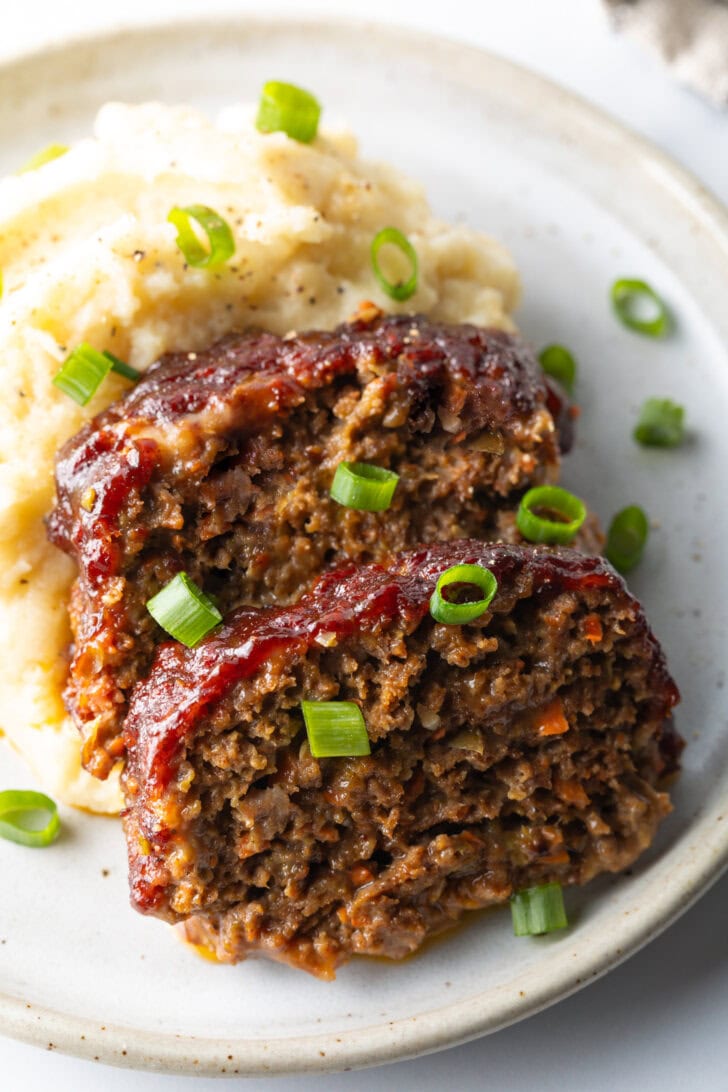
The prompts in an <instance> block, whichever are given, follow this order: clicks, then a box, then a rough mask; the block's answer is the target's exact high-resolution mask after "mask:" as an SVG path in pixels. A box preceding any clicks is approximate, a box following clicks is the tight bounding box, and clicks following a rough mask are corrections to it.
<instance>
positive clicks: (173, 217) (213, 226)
mask: <svg viewBox="0 0 728 1092" xmlns="http://www.w3.org/2000/svg"><path fill="white" fill-rule="evenodd" d="M167 220H168V221H169V223H170V224H174V226H175V227H176V228H177V246H178V247H179V248H180V250H181V251H182V254H183V255H184V259H185V261H186V262H187V264H188V265H191V266H194V268H195V269H216V268H217V267H218V266H220V265H223V264H224V263H225V262H226V261H227V260H228V259H229V258H232V256H233V254H234V253H235V240H234V239H233V233H232V231H231V230H230V227H229V225H228V224H227V222H226V221H225V220H223V218H222V216H220V215H218V213H216V212H215V210H214V209H210V208H208V207H207V205H186V206H185V208H177V207H175V208H173V209H172V210H171V212H170V213H169V216H168V217H167ZM192 220H194V221H195V223H197V224H199V225H200V227H201V228H202V230H203V231H204V232H205V235H206V236H207V241H208V243H209V244H210V249H209V250H207V249H206V248H205V247H204V246H203V245H202V243H201V242H200V240H199V239H198V237H197V234H196V232H195V230H194V228H193V227H192V224H191V221H192Z"/></svg>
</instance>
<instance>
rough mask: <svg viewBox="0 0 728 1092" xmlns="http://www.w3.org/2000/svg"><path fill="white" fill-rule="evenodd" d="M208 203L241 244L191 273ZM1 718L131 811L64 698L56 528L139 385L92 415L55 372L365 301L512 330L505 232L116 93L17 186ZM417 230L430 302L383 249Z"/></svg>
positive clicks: (7, 205) (3, 230) (407, 188)
mask: <svg viewBox="0 0 728 1092" xmlns="http://www.w3.org/2000/svg"><path fill="white" fill-rule="evenodd" d="M193 203H196V204H204V205H209V206H211V207H212V208H214V209H216V210H217V211H218V212H219V213H220V214H221V215H222V216H223V217H224V218H225V219H226V220H227V221H228V223H229V224H230V226H231V228H232V230H233V233H234V236H235V242H236V253H235V256H234V258H233V259H232V260H231V261H230V263H229V264H228V265H227V266H225V267H223V268H222V269H220V270H217V271H215V272H214V273H210V272H206V271H204V270H196V269H191V268H188V267H186V265H185V262H184V259H183V256H182V254H181V252H180V251H179V249H178V248H177V246H176V243H175V236H176V232H175V229H174V228H173V227H172V225H171V224H168V223H167V213H168V212H169V210H170V209H171V208H172V207H173V206H174V205H187V204H193ZM0 210H1V211H0V269H1V270H2V274H3V280H4V295H3V298H2V301H0V357H1V359H2V367H3V372H4V376H5V382H4V389H3V398H2V400H1V401H0V504H1V505H2V518H1V519H0V604H1V605H2V610H3V626H2V635H1V636H0V641H1V642H2V645H1V648H0V726H1V727H2V729H3V730H4V732H5V733H6V735H7V736H8V737H9V739H10V741H11V742H12V743H13V744H14V745H15V746H16V747H17V748H18V749H19V750H20V751H21V752H22V753H23V754H25V755H26V756H27V758H28V760H29V761H30V763H31V764H32V766H33V767H34V769H35V771H36V773H37V774H38V776H39V777H40V779H41V781H42V782H43V783H44V784H45V786H46V787H47V788H48V790H49V791H50V792H52V793H54V794H55V796H56V797H58V798H60V799H61V800H64V801H66V802H68V803H72V804H76V805H79V806H84V807H88V808H90V809H93V810H97V811H115V810H116V809H117V808H118V806H119V802H120V797H119V790H118V783H117V779H114V778H112V779H110V780H109V781H108V782H98V781H94V780H93V779H92V778H91V777H89V776H88V775H87V774H86V773H85V772H84V771H83V770H82V769H81V767H80V764H79V746H78V737H77V734H76V731H75V728H74V727H73V725H72V724H71V723H70V722H69V719H68V717H67V715H66V713H65V710H64V706H63V701H62V690H63V684H64V677H65V671H66V659H65V656H66V648H67V646H68V642H69V636H70V635H69V628H68V622H67V618H66V608H65V603H66V598H67V594H68V589H69V585H70V583H71V581H72V579H73V575H74V570H73V565H72V563H71V562H70V560H69V559H68V558H67V557H65V556H64V555H62V554H61V553H59V552H58V551H56V550H55V549H54V548H53V547H51V546H50V545H49V544H48V543H47V541H46V537H45V530H44V523H43V520H44V516H45V515H46V513H47V512H48V511H49V509H50V507H51V505H52V502H53V460H54V456H55V453H56V451H57V450H58V448H59V447H60V445H61V444H62V443H63V442H64V441H65V440H66V439H67V438H68V437H69V436H71V435H72V434H73V433H74V432H76V431H77V429H78V428H79V427H80V426H81V424H82V423H83V422H84V421H85V420H86V419H88V418H89V417H90V416H92V415H93V414H95V413H97V412H98V411H99V410H101V409H103V408H104V406H106V405H107V404H108V403H109V402H110V401H112V400H113V399H114V398H116V397H117V396H118V395H119V394H120V392H121V391H122V390H124V389H125V384H124V382H123V381H122V380H119V379H117V378H116V377H111V378H109V379H108V380H107V381H106V382H105V383H104V384H103V385H102V387H101V389H100V390H99V392H98V394H97V395H96V396H95V398H94V399H93V400H92V402H91V403H90V404H89V405H88V406H87V407H85V408H84V409H81V408H80V407H78V406H76V405H75V403H74V402H72V401H71V400H70V399H69V398H67V397H66V396H65V395H63V394H62V393H61V392H60V391H58V390H57V389H56V388H55V387H54V386H53V385H52V384H51V378H52V376H53V375H54V373H55V372H56V371H57V370H58V367H59V364H60V363H61V362H62V361H63V360H64V359H65V357H66V356H67V354H68V352H69V351H70V349H71V348H73V346H75V345H77V344H78V343H79V342H81V341H88V342H90V343H91V344H92V345H94V346H95V347H97V348H99V349H109V350H111V351H112V352H114V353H115V354H116V355H117V356H119V357H122V358H123V359H125V360H128V361H129V362H130V363H131V364H133V365H134V366H135V367H136V368H139V369H142V370H143V369H145V368H147V367H148V366H149V364H150V363H151V362H152V361H153V360H154V359H155V358H156V357H157V356H159V354H160V353H163V352H166V351H167V350H170V349H180V348H184V349H195V348H199V347H202V346H205V345H207V344H208V343H210V342H211V341H212V340H214V339H215V338H217V337H219V336H221V335H222V334H224V333H225V332H227V331H229V330H230V329H232V328H243V327H246V326H250V325H256V326H261V327H265V328H268V329H271V330H273V331H275V332H278V333H281V334H282V333H285V332H287V331H288V330H291V329H298V330H304V329H307V328H311V327H327V326H333V325H334V324H336V323H337V322H340V321H342V320H344V319H346V318H348V317H349V316H350V315H351V314H352V313H353V312H354V311H355V309H356V307H357V305H358V304H359V303H360V301H361V300H363V299H373V300H374V301H375V302H378V303H380V304H381V305H382V306H384V307H385V308H389V309H391V308H392V307H394V308H397V307H398V306H400V307H404V308H405V309H407V310H418V311H423V312H428V313H430V314H432V315H434V316H436V317H437V318H440V319H444V320H450V321H458V322H461V321H473V322H478V323H484V324H492V325H497V326H501V327H505V328H512V323H511V320H510V318H509V313H510V311H511V310H512V308H513V306H514V305H515V303H516V301H517V296H518V278H517V274H516V270H515V268H514V265H513V262H512V260H511V259H510V257H509V255H508V254H507V253H506V252H505V251H504V250H503V249H502V247H500V246H499V245H498V244H497V243H495V242H493V241H492V240H491V239H489V238H487V237H486V236H484V235H480V234H477V233H475V232H473V231H471V230H468V229H466V228H464V227H451V226H449V225H447V224H444V223H442V222H441V221H439V220H436V219H435V218H434V217H433V216H432V214H431V212H430V210H429V208H428V205H427V201H426V199H425V196H424V193H423V191H422V189H421V188H420V187H419V186H418V185H416V184H414V183H413V182H411V181H410V180H409V179H407V178H404V177H403V176H402V175H400V174H398V173H397V172H395V171H394V170H392V169H390V168H388V167H385V166H382V165H379V164H376V165H375V164H370V163H365V162H362V161H361V160H360V159H359V158H358V157H357V149H356V143H355V141H354V138H353V137H352V136H351V135H350V134H349V133H346V132H336V133H334V132H329V131H323V132H322V133H321V134H320V135H319V137H318V138H317V139H316V141H315V142H314V143H313V144H312V145H302V144H298V143H296V142H295V141H292V140H290V139H288V138H287V137H286V136H284V135H283V134H280V133H277V134H271V135H267V136H262V135H261V134H259V133H258V132H257V131H256V129H255V126H254V124H253V111H252V110H251V109H244V108H242V107H240V108H237V107H236V108H234V109H229V110H227V111H226V112H225V113H224V114H223V115H222V116H221V117H220V118H219V119H218V122H217V123H216V124H212V123H211V122H210V121H209V120H208V119H207V118H206V117H204V116H203V115H201V114H199V113H197V112H196V111H195V110H192V109H187V108H184V107H179V108H172V107H167V106H160V105H155V104H149V105H145V106H122V105H116V104H112V105H108V106H105V107H104V108H103V109H102V111H101V112H100V114H99V116H98V119H97V122H96V135H95V137H94V138H93V139H89V140H84V141H82V142H80V143H79V144H77V145H76V146H74V147H73V148H72V150H71V151H70V152H68V153H67V154H66V155H65V156H63V157H62V158H60V159H57V160H54V161H53V162H50V163H48V164H46V165H45V166H43V167H41V168H39V169H38V170H36V171H32V172H29V173H26V174H23V175H18V176H16V177H13V178H9V179H6V180H5V181H3V182H2V183H0ZM390 224H392V225H394V226H396V227H398V228H400V229H401V230H402V231H403V232H405V234H406V235H408V236H409V238H410V239H411V241H412V243H413V244H414V246H415V248H416V250H417V253H418V256H419V262H420V276H419V284H418V289H417V293H416V295H415V296H414V297H413V298H412V299H411V300H409V301H408V302H407V304H405V305H396V304H395V305H393V304H392V303H391V301H390V300H388V299H387V298H386V297H385V296H383V295H382V293H381V291H380V289H379V287H378V285H377V283H376V281H375V280H374V278H373V275H372V272H371V266H370V261H369V247H370V244H371V240H372V238H373V236H374V235H375V234H376V232H377V231H379V230H380V228H382V227H385V226H387V225H390Z"/></svg>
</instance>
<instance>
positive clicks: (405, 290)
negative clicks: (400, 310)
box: [371, 227, 419, 303]
mask: <svg viewBox="0 0 728 1092" xmlns="http://www.w3.org/2000/svg"><path fill="white" fill-rule="evenodd" d="M387 245H391V246H396V247H397V248H398V249H399V250H401V251H402V253H403V254H404V256H405V258H407V259H409V262H410V264H411V266H412V273H411V274H410V277H409V279H408V280H406V281H390V280H387V278H386V277H385V276H384V273H382V270H381V268H380V265H379V251H380V250H381V249H382V247H383V246H387ZM371 259H372V269H373V270H374V276H375V277H376V278H377V280H378V281H379V284H380V285H381V287H382V289H383V291H384V292H386V294H387V295H388V296H389V297H390V299H393V300H398V301H399V302H400V303H401V302H403V301H404V300H408V299H409V298H410V296H414V294H415V292H416V291H417V275H418V271H419V263H418V261H417V251H416V250H415V248H414V247H413V246H412V243H411V242H410V241H409V239H408V238H407V236H406V235H403V234H402V232H401V231H400V230H399V228H396V227H385V228H382V230H381V231H379V232H377V234H376V235H375V236H374V238H373V239H372V246H371Z"/></svg>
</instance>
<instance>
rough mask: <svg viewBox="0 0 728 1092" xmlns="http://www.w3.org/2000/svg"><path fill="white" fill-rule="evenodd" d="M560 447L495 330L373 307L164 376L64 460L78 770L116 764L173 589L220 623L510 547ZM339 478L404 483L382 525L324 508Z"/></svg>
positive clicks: (511, 343) (60, 516)
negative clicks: (364, 468)
mask: <svg viewBox="0 0 728 1092" xmlns="http://www.w3.org/2000/svg"><path fill="white" fill-rule="evenodd" d="M555 419H558V423H555ZM569 432H570V416H569V410H568V407H567V406H566V405H565V403H564V402H563V401H562V400H560V399H559V397H558V395H557V394H556V392H555V390H554V389H551V388H549V387H548V386H547V385H546V382H545V380H544V378H543V375H542V372H541V369H540V367H539V365H538V362H537V361H536V359H535V358H534V356H533V354H532V352H531V351H530V349H528V348H527V347H526V346H525V345H524V344H523V343H522V342H521V341H519V340H518V339H517V338H515V337H513V336H511V335H509V334H506V333H503V332H502V331H498V330H484V329H478V328H476V327H474V326H446V325H442V324H435V323H432V322H429V321H428V320H426V319H424V318H421V317H412V316H402V315H400V316H389V317H384V316H382V315H381V313H380V312H378V311H376V309H374V308H372V309H370V312H369V314H368V316H367V317H366V318H362V319H360V320H358V321H355V322H354V323H351V324H347V325H344V326H342V327H340V328H339V329H337V330H335V331H333V332H325V333H322V332H314V333H309V334H305V335H302V336H293V335H292V336H290V337H286V338H280V337H276V336H274V335H272V334H268V333H248V334H243V335H236V336H229V337H227V338H225V339H224V340H223V341H221V342H219V343H218V344H216V345H214V346H213V347H212V348H211V349H209V350H208V351H206V352H198V353H194V352H190V353H181V354H177V355H172V356H168V357H165V358H164V359H162V360H161V361H160V362H159V363H158V364H157V365H156V366H155V367H153V368H152V369H151V371H150V372H149V373H148V375H147V376H146V377H145V378H144V379H143V380H142V381H141V382H140V383H139V384H138V385H137V387H136V388H135V389H134V390H133V391H131V392H130V393H129V395H128V396H127V397H126V398H123V399H121V400H120V401H118V402H117V403H116V404H114V405H113V406H112V407H111V408H110V409H108V410H107V411H106V412H104V413H102V414H101V415H100V416H98V417H97V418H96V419H95V420H93V421H92V422H91V423H90V424H89V425H88V426H87V427H85V428H84V429H83V430H82V431H81V432H80V433H79V434H78V435H77V436H76V437H75V438H73V439H72V440H71V441H70V442H69V443H68V444H67V445H66V446H65V448H63V450H62V451H61V453H60V455H59V457H58V460H57V474H56V480H57V504H56V507H55V510H54V511H53V513H52V515H51V518H50V522H49V532H50V537H51V540H52V541H53V542H54V543H56V544H57V545H58V546H59V547H61V549H63V550H65V551H67V552H68V553H70V554H71V555H72V556H73V557H74V558H75V559H76V561H77V563H78V570H79V572H78V579H77V581H76V583H75V586H74V589H73V593H72V600H71V604H70V615H71V624H72V629H73V640H74V647H73V649H72V657H71V663H70V672H69V679H68V686H67V692H66V701H67V705H68V707H69V709H70V711H71V713H72V714H73V716H74V718H75V720H76V722H77V724H78V726H79V727H80V729H81V731H82V734H83V736H84V749H83V757H84V764H85V765H86V767H87V768H88V769H89V770H90V771H91V772H92V773H94V774H96V775H97V776H99V777H105V776H106V775H107V774H108V772H109V771H110V769H111V768H112V766H113V764H114V763H115V762H116V761H117V760H118V759H119V758H120V756H121V755H122V753H123V748H122V741H121V726H122V723H123V718H124V715H125V712H126V704H127V699H128V696H129V694H130V692H131V690H132V688H133V687H134V685H135V684H136V682H137V680H138V679H139V678H141V677H143V676H144V675H145V673H146V671H147V669H148V666H149V663H150V661H151V656H152V653H153V651H154V647H155V644H156V642H157V641H158V640H159V639H160V638H161V637H163V636H164V634H163V633H162V631H161V630H159V629H158V627H157V626H156V624H155V622H154V621H153V620H152V618H151V617H150V615H149V614H148V612H147V610H146V607H145V604H146V602H147V600H148V599H149V598H150V597H151V596H153V595H154V594H155V593H156V592H158V591H159V590H160V588H161V587H162V586H163V585H164V584H166V583H167V582H168V581H169V580H170V579H171V578H172V577H173V576H174V575H175V574H176V573H177V572H179V571H181V570H184V571H186V572H187V573H188V574H189V575H190V577H191V578H192V579H193V580H194V581H195V582H196V583H197V584H198V585H199V586H200V587H201V588H202V589H203V591H205V592H206V593H208V594H211V595H214V596H216V597H217V598H218V600H219V605H220V609H221V610H222V611H223V613H225V612H227V611H229V610H230V609H232V608H233V607H236V606H239V605H241V604H245V603H248V604H257V605H260V604H266V603H286V602H291V601H293V600H295V599H296V598H297V597H298V596H299V595H300V594H301V593H302V591H304V590H305V589H306V588H307V587H308V586H310V584H311V583H312V581H313V580H314V579H315V578H317V577H318V576H319V575H320V573H321V571H322V570H323V568H324V567H325V566H326V565H327V564H329V563H330V562H332V561H336V562H338V561H340V560H342V559H346V558H351V559H353V560H357V561H379V560H381V559H383V558H385V557H386V556H388V555H390V554H392V553H393V552H395V551H398V550H402V549H404V548H407V547H409V546H413V545H415V544H416V543H419V542H430V541H445V540H450V539H453V538H457V537H464V536H475V537H478V538H483V539H493V538H499V537H500V538H513V537H514V536H515V537H517V536H516V532H515V527H514V521H513V505H514V498H516V497H517V496H518V495H519V494H520V493H522V492H523V490H524V489H525V488H527V487H528V486H531V485H534V484H537V483H541V482H547V481H553V480H555V479H556V477H557V475H558V469H559V441H560V442H561V445H562V446H566V444H567V443H568V439H569ZM347 460H348V461H363V462H368V463H373V464H377V465H378V466H381V467H385V468H389V469H392V470H395V471H396V472H397V473H398V474H399V475H400V480H399V483H398V485H397V489H396V492H395V495H394V499H393V502H392V505H391V507H390V508H389V510H388V511H385V512H363V511H357V510H354V509H353V508H345V507H342V506H341V505H339V504H337V503H336V501H334V500H333V499H331V497H330V496H329V488H330V486H331V483H332V479H333V476H334V473H335V470H336V468H337V466H338V465H339V463H341V462H342V461H347ZM592 538H593V534H592Z"/></svg>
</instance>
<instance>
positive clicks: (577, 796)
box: [554, 777, 589, 808]
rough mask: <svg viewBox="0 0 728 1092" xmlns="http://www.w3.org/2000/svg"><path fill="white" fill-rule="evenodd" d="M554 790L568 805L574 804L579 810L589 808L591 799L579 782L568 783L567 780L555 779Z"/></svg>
mask: <svg viewBox="0 0 728 1092" xmlns="http://www.w3.org/2000/svg"><path fill="white" fill-rule="evenodd" d="M554 789H555V791H556V795H557V796H558V797H559V798H560V799H561V800H564V801H565V802H566V803H567V804H574V806H575V807H577V808H588V807H589V797H588V796H587V794H586V793H585V792H584V787H583V786H582V785H581V784H580V783H579V782H578V781H567V780H566V778H562V777H555V778H554Z"/></svg>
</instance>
